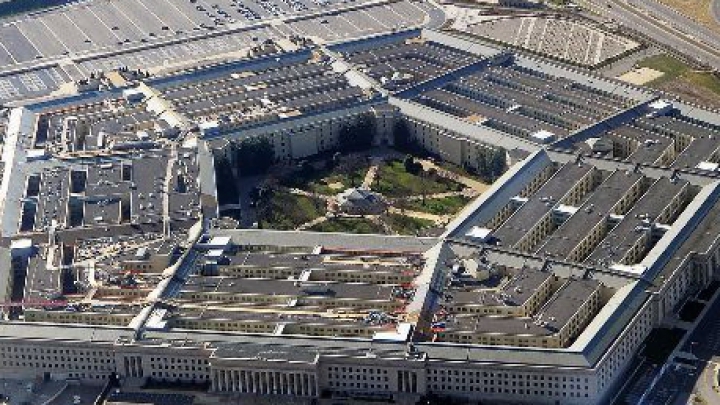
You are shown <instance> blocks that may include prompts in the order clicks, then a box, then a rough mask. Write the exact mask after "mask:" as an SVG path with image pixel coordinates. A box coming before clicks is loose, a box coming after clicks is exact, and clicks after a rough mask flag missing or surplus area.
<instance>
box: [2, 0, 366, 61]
mask: <svg viewBox="0 0 720 405" xmlns="http://www.w3.org/2000/svg"><path fill="white" fill-rule="evenodd" d="M355 3H362V0H252V1H248V2H239V1H237V0H212V1H205V0H180V1H173V0H156V1H151V0H111V1H92V2H84V3H80V4H72V5H68V6H66V7H62V8H59V9H57V10H53V11H49V12H46V13H40V14H37V15H34V16H31V17H25V18H22V19H19V20H16V21H12V22H9V23H5V24H4V25H3V26H1V27H0V66H6V67H7V66H12V65H14V64H19V63H27V62H30V61H33V60H44V59H48V58H52V57H58V56H62V55H74V54H82V53H87V52H95V51H98V50H101V49H108V48H111V49H116V48H117V47H118V46H121V47H133V46H138V45H141V44H143V43H149V42H153V41H155V40H159V39H162V38H178V37H182V36H189V35H193V34H202V33H203V32H207V31H213V30H220V29H224V28H226V27H228V26H232V27H241V26H244V25H250V24H255V23H258V22H260V21H263V20H268V19H275V18H281V17H286V16H292V15H298V14H303V13H310V12H314V11H318V10H328V9H332V8H340V7H347V5H349V4H355Z"/></svg>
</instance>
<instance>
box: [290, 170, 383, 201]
mask: <svg viewBox="0 0 720 405" xmlns="http://www.w3.org/2000/svg"><path fill="white" fill-rule="evenodd" d="M368 167H369V165H368V164H361V165H359V167H357V168H356V169H353V170H351V171H349V172H344V170H342V169H333V170H329V169H324V168H323V169H315V170H313V171H311V172H309V173H306V174H302V173H299V172H295V173H293V174H291V175H288V176H285V177H284V178H282V179H281V180H280V184H281V185H283V186H285V187H294V188H298V189H300V190H305V191H310V192H313V193H318V194H323V195H334V194H337V193H339V192H341V191H342V190H344V189H346V188H349V187H353V181H354V186H355V187H357V186H359V185H360V184H361V183H362V181H363V178H365V173H367V170H368ZM331 185H337V187H332V186H331Z"/></svg>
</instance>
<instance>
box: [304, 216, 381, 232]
mask: <svg viewBox="0 0 720 405" xmlns="http://www.w3.org/2000/svg"><path fill="white" fill-rule="evenodd" d="M309 230H310V231H316V232H343V233H384V232H383V229H382V227H381V226H380V225H378V224H376V223H374V222H372V221H370V220H369V219H364V218H333V219H328V220H327V221H325V222H321V223H319V224H317V225H315V226H313V227H312V228H310V229H309Z"/></svg>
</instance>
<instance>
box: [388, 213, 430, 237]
mask: <svg viewBox="0 0 720 405" xmlns="http://www.w3.org/2000/svg"><path fill="white" fill-rule="evenodd" d="M386 222H387V224H388V225H390V227H391V228H392V229H393V230H394V231H395V232H397V233H399V234H401V235H416V234H417V233H418V232H420V231H422V230H424V229H427V228H430V227H432V226H433V225H435V223H434V222H433V221H430V220H429V219H422V218H413V217H409V216H406V215H400V214H389V215H388V216H387V218H386Z"/></svg>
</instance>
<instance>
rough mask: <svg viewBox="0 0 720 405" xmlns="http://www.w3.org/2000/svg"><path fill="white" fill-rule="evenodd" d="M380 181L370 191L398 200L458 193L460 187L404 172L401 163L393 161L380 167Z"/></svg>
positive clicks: (450, 181) (442, 179)
mask: <svg viewBox="0 0 720 405" xmlns="http://www.w3.org/2000/svg"><path fill="white" fill-rule="evenodd" d="M379 176H380V179H379V180H378V181H376V182H373V184H372V187H371V188H372V190H373V191H376V192H379V193H381V194H383V195H385V196H386V197H390V198H400V197H407V196H411V195H420V194H422V193H423V192H424V193H425V194H435V193H444V192H447V191H459V190H461V189H462V187H463V186H462V185H461V184H459V183H456V182H454V181H452V180H449V179H444V178H441V177H437V178H430V177H427V176H426V177H423V176H420V175H415V174H412V173H408V172H407V171H405V166H404V165H403V162H401V161H398V160H393V161H390V162H386V163H385V164H383V165H382V166H380V173H379Z"/></svg>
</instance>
